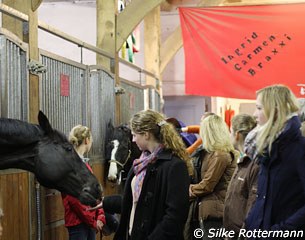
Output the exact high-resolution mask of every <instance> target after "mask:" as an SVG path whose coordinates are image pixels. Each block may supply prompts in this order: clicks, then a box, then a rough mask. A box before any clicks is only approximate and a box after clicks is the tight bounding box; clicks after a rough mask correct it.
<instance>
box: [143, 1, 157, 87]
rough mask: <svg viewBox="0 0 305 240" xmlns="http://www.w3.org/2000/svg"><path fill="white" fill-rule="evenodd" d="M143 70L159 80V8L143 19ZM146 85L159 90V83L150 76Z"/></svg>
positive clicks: (147, 77)
mask: <svg viewBox="0 0 305 240" xmlns="http://www.w3.org/2000/svg"><path fill="white" fill-rule="evenodd" d="M144 42H145V46H144V52H145V69H146V70H147V71H149V72H152V73H153V74H155V75H156V76H157V78H158V79H159V80H160V7H156V8H155V9H153V10H152V11H151V12H150V13H149V14H148V15H147V16H146V17H145V18H144ZM146 84H147V85H152V86H154V87H156V88H157V89H158V90H160V84H161V82H160V83H158V82H157V81H156V79H154V78H153V77H151V76H146Z"/></svg>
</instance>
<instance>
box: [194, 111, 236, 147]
mask: <svg viewBox="0 0 305 240" xmlns="http://www.w3.org/2000/svg"><path fill="white" fill-rule="evenodd" d="M200 137H201V139H202V145H203V147H204V149H205V150H206V151H207V152H214V151H224V152H231V151H234V147H233V144H232V142H231V138H230V132H229V128H228V126H227V125H226V123H225V122H224V121H223V119H222V118H221V117H219V116H218V115H210V116H208V117H206V118H204V119H202V120H201V123H200Z"/></svg>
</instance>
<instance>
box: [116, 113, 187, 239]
mask: <svg viewBox="0 0 305 240" xmlns="http://www.w3.org/2000/svg"><path fill="white" fill-rule="evenodd" d="M130 127H131V130H132V134H133V141H134V142H136V144H137V145H138V147H139V148H140V149H141V150H142V155H141V156H140V158H139V159H135V160H134V162H133V166H132V168H131V170H130V172H129V174H128V177H127V180H126V183H125V190H124V196H123V204H122V213H121V220H120V224H119V227H118V230H117V232H116V234H115V236H114V239H115V240H126V239H129V240H143V239H152V240H153V239H156V240H157V239H167V240H183V227H184V223H185V221H186V218H187V214H188V206H189V201H188V187H189V174H192V166H191V162H190V159H189V157H188V155H187V153H186V149H185V145H184V143H183V141H182V139H181V137H180V136H179V135H178V132H177V131H176V129H174V126H173V125H172V124H171V123H167V122H166V121H165V117H164V116H163V115H162V114H161V113H159V112H156V111H153V110H144V111H140V112H138V113H136V114H135V115H134V116H133V117H132V119H131V120H130Z"/></svg>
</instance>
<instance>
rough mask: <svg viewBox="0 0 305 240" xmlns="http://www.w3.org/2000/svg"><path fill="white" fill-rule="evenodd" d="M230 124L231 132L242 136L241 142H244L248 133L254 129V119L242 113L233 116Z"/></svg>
mask: <svg viewBox="0 0 305 240" xmlns="http://www.w3.org/2000/svg"><path fill="white" fill-rule="evenodd" d="M231 123H232V130H233V132H234V133H239V134H241V135H242V137H243V139H242V142H244V141H245V139H246V136H247V135H248V133H249V132H250V131H251V130H252V129H254V128H255V127H256V121H255V118H254V117H253V116H251V115H249V114H244V113H241V114H238V115H235V116H234V117H233V118H232V120H231Z"/></svg>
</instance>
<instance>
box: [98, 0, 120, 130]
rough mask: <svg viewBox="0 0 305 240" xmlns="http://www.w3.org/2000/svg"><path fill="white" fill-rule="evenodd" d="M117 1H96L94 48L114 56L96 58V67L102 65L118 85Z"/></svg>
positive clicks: (118, 107)
mask: <svg viewBox="0 0 305 240" xmlns="http://www.w3.org/2000/svg"><path fill="white" fill-rule="evenodd" d="M117 6H118V3H117V0H115V1H103V0H97V1H96V16H97V24H96V26H97V31H96V32H97V41H96V46H97V47H98V48H101V49H103V50H104V51H106V52H108V53H109V54H111V55H113V56H114V59H109V58H106V57H103V56H101V55H98V54H97V56H96V63H97V65H102V66H103V67H105V68H106V69H109V70H110V71H111V72H112V73H114V75H115V84H116V85H120V78H119V61H118V60H119V59H118V52H116V14H117ZM120 101H121V99H120V96H116V104H115V106H116V110H115V116H116V119H115V122H116V124H119V123H120V109H121V108H120Z"/></svg>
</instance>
